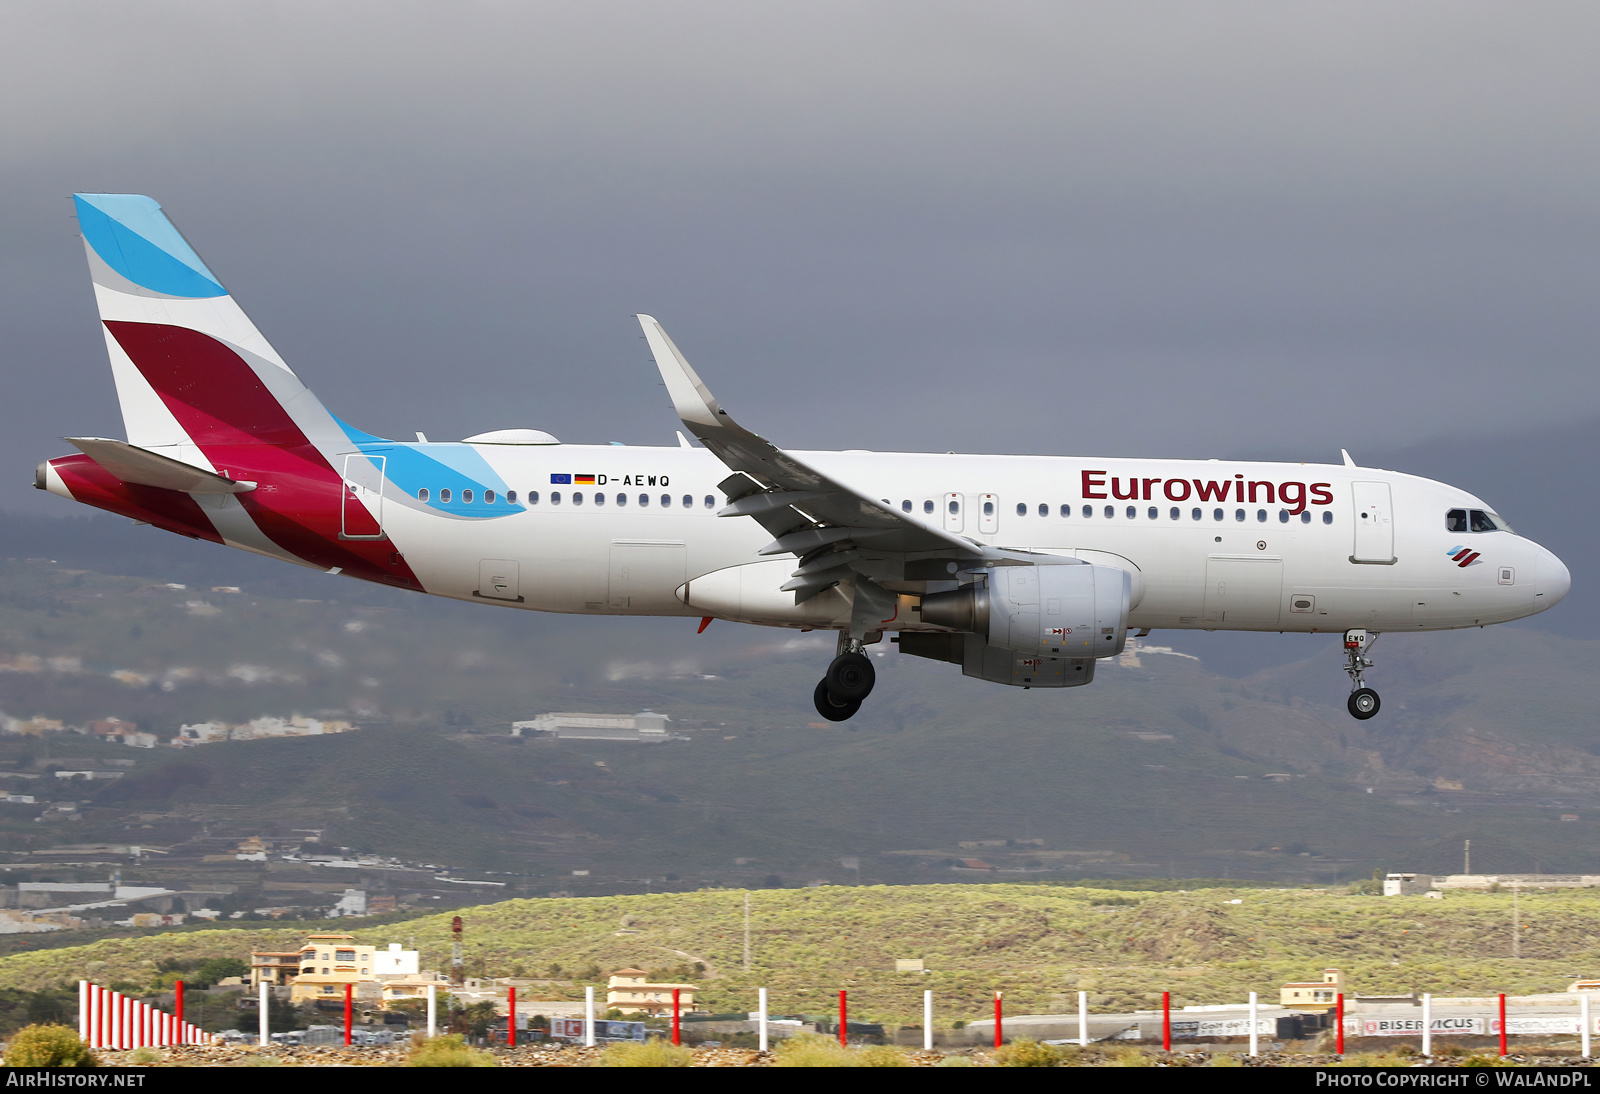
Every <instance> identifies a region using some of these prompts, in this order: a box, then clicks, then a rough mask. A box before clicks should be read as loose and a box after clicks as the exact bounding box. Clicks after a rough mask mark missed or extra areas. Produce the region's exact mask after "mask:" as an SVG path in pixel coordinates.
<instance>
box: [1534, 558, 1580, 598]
mask: <svg viewBox="0 0 1600 1094" xmlns="http://www.w3.org/2000/svg"><path fill="white" fill-rule="evenodd" d="M1571 588H1572V574H1571V573H1570V572H1568V570H1567V567H1566V563H1564V562H1562V561H1561V560H1560V559H1559V558H1557V557H1556V556H1555V554H1554V553H1553V552H1551V551H1549V550H1547V549H1546V548H1543V547H1541V548H1539V556H1538V559H1537V561H1536V562H1535V563H1534V567H1533V610H1534V611H1536V612H1542V611H1544V610H1545V609H1546V608H1553V607H1555V605H1556V604H1557V603H1558V602H1559V601H1560V600H1561V598H1562V597H1564V596H1566V595H1567V590H1569V589H1571Z"/></svg>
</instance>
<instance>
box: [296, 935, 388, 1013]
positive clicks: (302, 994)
mask: <svg viewBox="0 0 1600 1094" xmlns="http://www.w3.org/2000/svg"><path fill="white" fill-rule="evenodd" d="M376 948H377V947H375V946H358V945H356V939H355V936H354V935H349V934H308V935H306V940H305V944H304V945H302V946H301V947H300V971H299V972H298V973H296V974H295V976H294V978H293V979H291V980H290V981H289V1001H290V1002H292V1003H305V1002H309V1001H311V1000H315V999H333V998H339V999H343V998H344V986H345V984H357V985H359V984H362V983H370V984H372V985H373V986H374V990H376V985H377V977H376V976H374V975H373V973H372V969H373V964H374V963H373V953H374V951H375V950H376Z"/></svg>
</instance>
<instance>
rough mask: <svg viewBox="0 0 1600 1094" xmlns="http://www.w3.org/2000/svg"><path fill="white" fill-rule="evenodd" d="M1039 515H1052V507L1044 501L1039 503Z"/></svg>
mask: <svg viewBox="0 0 1600 1094" xmlns="http://www.w3.org/2000/svg"><path fill="white" fill-rule="evenodd" d="M1039 515H1040V516H1041V517H1048V516H1049V515H1050V507H1049V506H1048V505H1046V504H1045V503H1044V502H1042V501H1041V502H1040V503H1039Z"/></svg>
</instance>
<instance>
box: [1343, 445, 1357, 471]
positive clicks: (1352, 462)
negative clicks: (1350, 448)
mask: <svg viewBox="0 0 1600 1094" xmlns="http://www.w3.org/2000/svg"><path fill="white" fill-rule="evenodd" d="M1339 455H1341V456H1343V457H1344V465H1345V466H1346V467H1360V466H1361V465H1360V464H1358V463H1356V461H1355V460H1352V459H1351V458H1350V453H1348V452H1346V451H1345V450H1344V449H1342V448H1341V449H1339Z"/></svg>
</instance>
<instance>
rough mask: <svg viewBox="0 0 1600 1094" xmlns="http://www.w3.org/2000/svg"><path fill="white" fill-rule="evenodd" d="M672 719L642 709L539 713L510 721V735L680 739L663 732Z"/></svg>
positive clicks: (631, 739)
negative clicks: (519, 720) (529, 718)
mask: <svg viewBox="0 0 1600 1094" xmlns="http://www.w3.org/2000/svg"><path fill="white" fill-rule="evenodd" d="M671 720H672V719H670V718H668V717H667V716H666V715H665V714H657V713H655V712H654V711H650V710H645V711H640V712H639V713H638V714H541V715H539V716H538V717H537V718H534V719H532V720H531V721H526V722H512V723H511V735H512V736H513V737H523V736H533V737H553V738H558V739H560V740H563V741H632V742H644V743H649V742H656V741H683V740H687V739H688V738H686V737H683V736H681V735H678V734H673V733H668V732H667V723H668V722H670V721H671Z"/></svg>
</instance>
